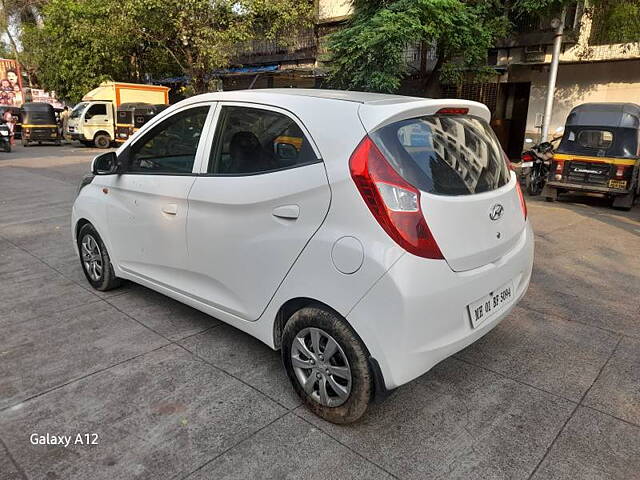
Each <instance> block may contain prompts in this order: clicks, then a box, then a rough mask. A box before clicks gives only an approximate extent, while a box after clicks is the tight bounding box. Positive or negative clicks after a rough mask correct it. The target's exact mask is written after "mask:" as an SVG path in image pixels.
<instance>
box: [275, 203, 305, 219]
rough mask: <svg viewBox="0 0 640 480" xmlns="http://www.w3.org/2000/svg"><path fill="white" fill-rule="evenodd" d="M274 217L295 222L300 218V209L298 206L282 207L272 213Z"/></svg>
mask: <svg viewBox="0 0 640 480" xmlns="http://www.w3.org/2000/svg"><path fill="white" fill-rule="evenodd" d="M271 213H272V214H273V216H274V217H278V218H286V219H288V220H295V219H296V218H298V217H299V216H300V207H299V206H298V205H281V206H279V207H276V208H274V209H273V211H272V212H271Z"/></svg>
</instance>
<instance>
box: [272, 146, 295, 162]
mask: <svg viewBox="0 0 640 480" xmlns="http://www.w3.org/2000/svg"><path fill="white" fill-rule="evenodd" d="M276 154H277V155H278V158H280V159H282V160H295V159H296V158H298V149H297V148H296V147H295V146H293V145H291V144H290V143H276Z"/></svg>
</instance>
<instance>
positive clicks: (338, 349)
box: [282, 307, 373, 423]
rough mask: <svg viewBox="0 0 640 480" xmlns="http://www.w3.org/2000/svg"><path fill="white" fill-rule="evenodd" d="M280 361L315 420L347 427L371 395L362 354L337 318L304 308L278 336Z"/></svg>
mask: <svg viewBox="0 0 640 480" xmlns="http://www.w3.org/2000/svg"><path fill="white" fill-rule="evenodd" d="M282 360H283V362H284V366H285V369H286V371H287V375H288V376H289V379H290V380H291V383H292V385H293V388H294V390H295V391H296V393H297V394H298V395H299V396H300V398H301V399H302V401H303V402H304V404H305V405H306V406H307V408H309V410H311V411H312V412H313V413H315V414H316V415H318V416H319V417H321V418H323V419H325V420H328V421H329V422H333V423H351V422H354V421H356V420H357V419H359V418H360V417H361V416H362V415H363V414H364V412H365V411H366V409H367V407H368V405H369V402H370V401H371V397H372V393H373V376H372V374H371V371H370V368H369V363H368V353H367V350H366V347H365V346H364V344H363V343H362V341H361V340H360V339H359V338H358V336H357V335H356V334H355V332H354V331H353V330H352V329H351V327H350V326H349V325H348V324H347V323H346V321H345V320H343V319H342V318H341V317H339V316H338V315H337V314H335V313H333V312H330V311H328V310H326V309H323V308H320V307H305V308H303V309H301V310H299V311H298V312H296V313H295V314H294V315H293V316H292V317H291V319H289V321H288V322H287V324H286V325H285V327H284V331H283V333H282Z"/></svg>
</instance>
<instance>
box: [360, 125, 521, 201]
mask: <svg viewBox="0 0 640 480" xmlns="http://www.w3.org/2000/svg"><path fill="white" fill-rule="evenodd" d="M371 138H372V139H373V141H374V142H375V143H376V145H377V146H378V147H379V148H380V149H381V150H382V152H383V153H384V155H385V157H386V158H387V160H388V161H389V163H391V164H392V165H393V167H394V168H395V170H396V171H397V172H398V173H399V174H400V175H401V176H402V177H403V178H404V179H405V180H406V181H407V182H409V183H410V184H412V185H413V186H414V187H416V188H418V189H420V190H422V191H424V192H428V193H434V194H438V195H471V194H474V193H482V192H488V191H491V190H495V189H497V188H500V187H502V186H503V185H505V184H507V183H508V182H509V169H508V167H507V163H506V161H505V157H504V154H503V152H502V149H501V147H500V144H499V143H498V139H497V138H496V136H495V134H494V133H493V130H491V127H490V126H489V124H488V123H487V122H485V121H484V120H483V119H481V118H478V117H474V116H471V115H428V116H424V117H418V118H412V119H409V120H402V121H399V122H395V123H392V124H390V125H387V126H385V127H383V128H381V129H379V130H376V131H375V132H374V133H372V134H371Z"/></svg>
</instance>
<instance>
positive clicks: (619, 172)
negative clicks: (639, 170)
mask: <svg viewBox="0 0 640 480" xmlns="http://www.w3.org/2000/svg"><path fill="white" fill-rule="evenodd" d="M627 168H631V167H630V166H627V165H618V166H616V178H624V177H625V171H626V170H627Z"/></svg>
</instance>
